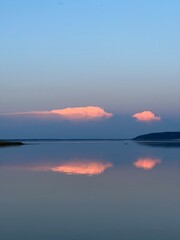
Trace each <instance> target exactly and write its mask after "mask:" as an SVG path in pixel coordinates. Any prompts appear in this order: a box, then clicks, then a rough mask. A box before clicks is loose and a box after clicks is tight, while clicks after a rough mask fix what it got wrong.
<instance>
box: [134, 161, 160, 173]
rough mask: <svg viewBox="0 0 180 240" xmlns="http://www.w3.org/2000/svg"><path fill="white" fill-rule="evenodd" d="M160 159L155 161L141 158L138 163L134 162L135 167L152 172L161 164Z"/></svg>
mask: <svg viewBox="0 0 180 240" xmlns="http://www.w3.org/2000/svg"><path fill="white" fill-rule="evenodd" d="M160 163H161V160H160V159H153V158H140V159H138V160H137V161H136V162H134V166H135V167H136V168H143V169H145V170H151V169H152V168H154V167H155V166H156V165H157V164H160Z"/></svg>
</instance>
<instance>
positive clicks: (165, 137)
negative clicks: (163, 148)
mask: <svg viewBox="0 0 180 240" xmlns="http://www.w3.org/2000/svg"><path fill="white" fill-rule="evenodd" d="M132 140H135V141H172V140H176V141H177V140H180V132H159V133H149V134H144V135H140V136H137V137H135V138H133V139H132Z"/></svg>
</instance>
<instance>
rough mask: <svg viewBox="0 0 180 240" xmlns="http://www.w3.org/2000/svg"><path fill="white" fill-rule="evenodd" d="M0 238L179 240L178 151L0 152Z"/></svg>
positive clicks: (101, 145)
mask: <svg viewBox="0 0 180 240" xmlns="http://www.w3.org/2000/svg"><path fill="white" fill-rule="evenodd" d="M0 239H1V240H16V239H17V240H40V239H43V240H81V239H82V240H99V239H103V240H121V239H122V240H136V239H137V240H140V239H142V240H161V239H162V240H179V239H180V147H179V146H178V144H176V145H171V146H170V147H169V145H163V146H162V145H157V144H155V145H148V146H147V145H142V144H137V143H134V142H131V141H129V142H127V141H126V142H124V141H119V142H96V141H94V142H40V143H39V144H30V145H24V146H20V147H6V148H0Z"/></svg>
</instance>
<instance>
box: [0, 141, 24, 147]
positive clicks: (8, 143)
mask: <svg viewBox="0 0 180 240" xmlns="http://www.w3.org/2000/svg"><path fill="white" fill-rule="evenodd" d="M17 145H23V143H22V142H20V141H7V140H0V147H5V146H17Z"/></svg>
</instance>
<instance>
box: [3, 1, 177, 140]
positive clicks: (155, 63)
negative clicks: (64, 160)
mask: <svg viewBox="0 0 180 240" xmlns="http://www.w3.org/2000/svg"><path fill="white" fill-rule="evenodd" d="M179 23H180V2H179V1H178V0H171V1H169V0H168V1H167V0H156V1H155V0H152V1H142V0H141V1H140V0H119V1H118V0H112V1H107V0H101V1H100V0H96V1H95V0H94V1H87V0H77V1H76V0H62V1H56V0H36V1H35V0H31V1H30V0H27V1H22V0H8V1H5V0H2V1H1V2H0V35H1V39H0V52H1V58H0V102H1V104H0V113H5V112H23V111H25V112H27V111H46V110H51V109H62V108H66V107H78V106H91V105H92V106H99V107H103V108H104V109H105V110H107V111H108V112H112V113H113V114H114V115H115V118H117V119H118V117H119V121H118V120H114V119H108V120H106V124H107V125H108V127H109V129H113V127H114V128H115V129H116V128H117V129H119V130H118V135H121V134H122V132H124V133H123V134H122V135H123V136H125V135H126V134H127V136H129V135H131V134H130V130H129V129H131V132H132V131H133V132H134V134H136V133H137V134H138V132H143V131H146V132H148V131H152V130H153V131H156V130H157V131H158V130H167V129H169V130H171V129H174V128H175V129H176V130H178V126H179V120H180V111H179V103H180V94H179V89H180V68H179V66H180V44H179V42H180V30H179ZM144 110H151V111H153V112H155V113H156V114H157V115H160V116H163V117H162V121H161V123H153V128H152V127H150V126H149V125H145V127H144V123H143V124H141V123H136V122H135V121H132V122H131V115H132V114H134V113H136V112H139V111H144ZM0 118H2V117H0ZM126 118H127V119H129V120H127V125H126V124H125V123H123V121H124V120H123V119H126ZM3 119H4V118H3ZM166 119H167V122H166ZM9 121H10V122H13V123H14V126H15V127H14V128H15V129H17V128H16V126H17V125H18V124H19V122H18V120H15V119H13V120H12V119H11V117H9ZM19 121H20V120H19ZM21 121H23V123H24V124H27V122H26V121H27V120H21ZM128 121H129V122H128ZM163 121H164V122H163ZM171 121H173V123H174V124H173V126H172V125H171V124H170V122H171ZM115 123H116V124H115ZM122 123H123V124H122ZM28 124H29V125H28V126H29V128H30V129H31V128H33V126H34V124H35V125H38V123H37V122H35V123H34V120H32V121H30V120H28ZM44 124H45V123H44ZM47 124H48V125H47V126H48V129H49V132H51V128H52V126H53V128H54V125H53V123H52V122H51V123H50V122H48V123H47ZM62 124H64V123H59V125H58V126H60V127H62ZM68 124H69V123H68ZM103 124H105V123H103ZM103 124H102V125H103ZM137 124H138V127H137ZM21 125H22V124H21ZM55 125H56V124H55ZM122 125H123V126H122ZM5 126H6V127H5ZM5 126H4V128H3V131H6V132H7V131H8V129H9V125H8V123H6V124H5ZM87 126H88V127H89V125H88V124H87ZM98 126H100V123H98V124H97V127H96V128H93V126H91V128H92V129H96V131H95V133H96V134H95V136H99V137H101V136H104V134H102V132H103V131H104V130H100V129H101V128H102V127H100V128H98ZM88 127H87V129H86V131H85V132H86V134H87V136H88V134H89V135H91V134H90V133H89V132H88ZM133 127H134V128H133ZM57 128H58V127H57ZM24 129H25V128H23V127H21V129H20V132H21V133H22V134H21V135H23V134H24V135H26V136H27V135H28V134H25V132H26V131H25V130H24ZM67 129H74V130H73V131H75V132H76V131H77V132H78V133H79V130H77V129H81V126H78V127H77V126H74V125H73V126H72V125H71V124H70V127H69V128H68V127H67ZM92 129H91V133H92V132H93V131H92ZM98 129H99V133H98ZM105 129H107V126H106V127H105ZM124 129H127V130H126V133H125V130H124ZM133 129H134V130H133ZM0 130H1V129H0ZM136 130H137V131H136ZM14 131H15V130H14ZM108 131H110V130H108ZM128 131H129V132H128ZM15 132H16V131H15ZM68 132H69V130H66V132H63V134H64V136H66V133H67V136H70V134H69V133H68ZM43 133H44V131H43V128H42V135H43V136H44V134H43ZM116 133H117V131H115V130H112V131H110V133H109V135H111V136H112V137H113V136H116ZM8 134H9V133H8ZM68 134H69V135H68ZM15 135H16V134H15V133H14V135H13V137H15ZM46 135H47V137H48V136H49V133H48V132H47V133H46ZM74 135H75V136H76V135H77V134H74ZM109 135H108V136H109ZM8 136H10V134H9V135H8ZM75 136H74V137H75ZM83 136H84V134H83ZM3 137H6V133H4V135H3ZM78 137H79V135H78ZM120 137H121V136H120Z"/></svg>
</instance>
